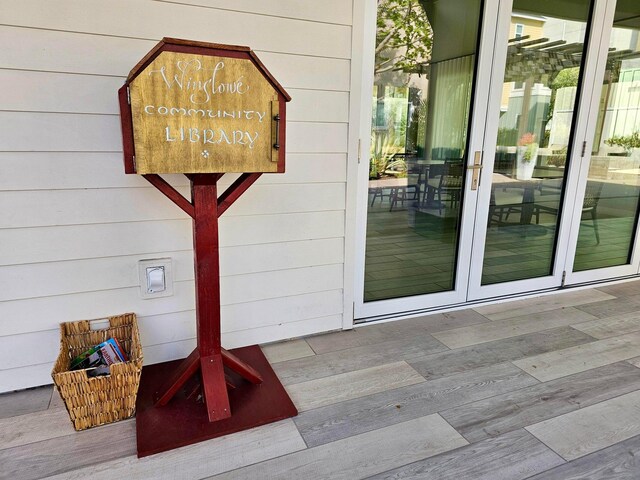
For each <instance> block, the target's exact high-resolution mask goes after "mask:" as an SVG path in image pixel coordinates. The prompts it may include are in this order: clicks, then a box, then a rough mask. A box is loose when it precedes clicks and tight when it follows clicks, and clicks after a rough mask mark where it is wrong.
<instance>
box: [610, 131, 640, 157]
mask: <svg viewBox="0 0 640 480" xmlns="http://www.w3.org/2000/svg"><path fill="white" fill-rule="evenodd" d="M604 143H606V144H607V145H609V146H610V147H613V146H618V147H622V148H624V149H625V150H626V151H627V152H629V151H631V149H632V148H640V133H639V132H637V131H636V132H633V133H632V134H631V135H627V136H618V135H614V136H613V137H611V138H609V139H607V140H605V141H604Z"/></svg>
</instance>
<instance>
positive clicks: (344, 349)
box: [278, 327, 436, 363]
mask: <svg viewBox="0 0 640 480" xmlns="http://www.w3.org/2000/svg"><path fill="white" fill-rule="evenodd" d="M359 328H366V327H359ZM359 328H354V329H353V331H354V334H355V335H357V333H355V332H356V331H357V330H358V329H359ZM342 331H344V330H342ZM433 333H436V332H429V333H423V334H421V335H429V336H431V337H432V338H433V339H434V340H435V338H434V337H433V335H432V334H433ZM413 337H414V335H411V334H409V333H407V334H406V335H403V336H401V337H398V338H395V339H393V340H388V339H384V340H380V341H376V342H373V343H365V344H362V345H354V346H350V347H345V348H338V349H335V350H328V351H326V352H318V351H316V349H314V348H313V346H312V345H311V344H309V343H308V342H307V344H308V345H309V347H310V348H311V350H313V351H314V353H315V354H316V355H317V356H319V355H328V354H331V353H336V352H345V351H347V350H350V349H352V348H360V347H373V346H375V345H380V344H383V343H386V342H395V341H402V340H407V339H409V338H413ZM309 356H312V355H309ZM301 358H305V357H301ZM292 360H295V359H292ZM285 361H287V360H285ZM278 363H280V362H278Z"/></svg>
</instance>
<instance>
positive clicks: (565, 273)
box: [560, 270, 567, 287]
mask: <svg viewBox="0 0 640 480" xmlns="http://www.w3.org/2000/svg"><path fill="white" fill-rule="evenodd" d="M566 279H567V271H566V270H565V271H564V272H562V280H561V281H560V286H561V287H564V281H565V280H566Z"/></svg>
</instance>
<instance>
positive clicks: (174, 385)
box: [143, 173, 262, 422]
mask: <svg viewBox="0 0 640 480" xmlns="http://www.w3.org/2000/svg"><path fill="white" fill-rule="evenodd" d="M222 175H223V174H220V173H208V174H193V175H187V177H188V178H189V180H190V181H191V197H192V201H191V202H189V201H188V200H187V199H186V198H184V197H183V196H182V195H181V194H180V193H179V192H178V191H176V190H175V189H174V188H173V187H172V186H171V185H169V184H168V183H167V182H166V181H165V180H164V179H163V178H162V177H161V176H160V175H157V174H148V175H143V176H144V178H145V179H146V180H148V181H149V183H151V184H152V185H153V186H154V187H156V188H157V189H158V190H160V192H162V193H163V194H164V195H166V196H167V197H168V198H169V199H170V200H171V201H172V202H173V203H175V204H176V205H177V206H178V207H180V208H181V209H182V210H184V211H185V212H186V213H187V214H188V215H189V216H191V217H192V218H193V250H194V262H195V279H196V322H197V335H198V343H197V346H196V349H195V350H194V351H193V352H191V354H190V355H189V356H188V357H187V358H185V359H184V360H183V361H182V363H181V364H180V365H179V366H178V368H177V369H176V370H175V371H174V372H172V373H171V374H170V375H169V377H168V378H167V381H166V382H165V383H164V385H162V387H161V388H160V389H159V390H158V392H157V393H156V404H155V405H156V406H162V405H166V404H167V403H168V402H169V401H170V400H171V399H172V398H173V396H174V395H175V394H176V393H177V392H178V391H179V390H180V389H181V388H182V387H183V386H184V384H185V382H186V381H187V380H189V378H191V377H192V376H193V375H195V374H196V373H198V371H199V372H200V376H201V381H202V391H203V394H204V395H203V396H204V401H205V404H206V407H207V414H208V416H209V421H210V422H215V421H218V420H223V419H225V418H229V417H230V416H231V408H230V407H229V397H228V395H227V383H228V382H227V379H226V377H225V373H224V367H227V368H229V369H230V370H233V371H234V372H236V373H237V374H239V375H240V376H241V377H243V378H245V379H246V380H248V381H249V382H251V383H253V384H259V383H262V377H261V376H260V374H259V373H258V372H257V371H256V370H255V369H254V368H252V367H251V366H250V365H248V364H246V363H245V362H243V361H241V360H240V359H238V358H237V357H235V356H234V355H233V354H231V353H230V352H228V351H227V350H225V349H224V348H222V346H221V343H220V256H219V244H218V218H219V217H220V215H222V214H223V213H224V212H225V211H226V210H227V209H228V208H229V207H230V206H231V205H233V203H234V202H235V201H236V200H237V199H238V198H240V196H241V195H242V194H243V193H244V192H245V191H246V190H247V189H248V188H249V187H250V186H251V185H253V183H254V182H255V181H256V180H257V179H258V178H259V177H260V175H261V173H243V174H242V175H240V177H239V178H238V179H237V180H236V181H235V182H234V183H233V184H232V185H231V186H230V187H229V188H227V189H226V190H225V191H224V193H222V195H220V196H218V189H217V183H218V180H220V178H221V177H222Z"/></svg>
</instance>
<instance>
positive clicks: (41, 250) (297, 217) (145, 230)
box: [0, 211, 344, 265]
mask: <svg viewBox="0 0 640 480" xmlns="http://www.w3.org/2000/svg"><path fill="white" fill-rule="evenodd" d="M249 230H250V231H251V232H252V233H253V235H247V234H246V232H247V231H249ZM343 236H344V214H343V212H340V211H333V212H311V213H294V214H287V215H262V216H256V217H252V216H244V217H228V218H223V219H221V232H220V245H221V247H222V248H223V249H227V248H229V247H231V246H240V245H268V244H269V243H284V244H287V242H296V241H299V240H303V241H311V240H319V239H324V238H334V239H335V238H342V237H343ZM0 238H2V241H3V244H4V245H7V246H8V247H7V248H0V265H16V264H26V263H38V262H57V261H63V260H73V259H84V258H100V257H116V256H122V255H138V254H143V253H148V252H164V251H167V252H172V251H177V250H187V249H190V248H191V247H192V243H193V241H192V237H191V220H189V219H184V220H171V221H149V222H130V223H129V222H127V223H107V224H91V225H69V226H54V227H36V228H15V229H5V230H2V231H1V232H0ZM114 239H118V241H117V242H116V241H114ZM9 247H10V248H9ZM221 261H223V262H224V261H225V260H224V259H223V258H222V259H221Z"/></svg>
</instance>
